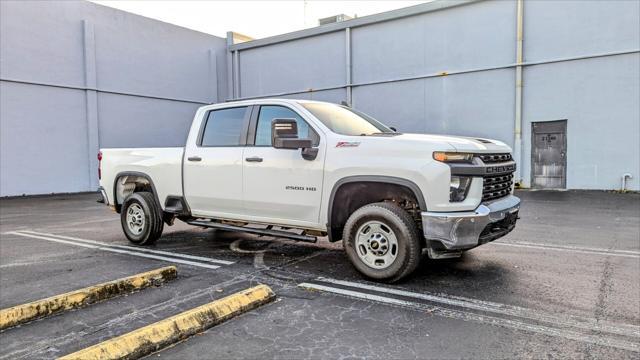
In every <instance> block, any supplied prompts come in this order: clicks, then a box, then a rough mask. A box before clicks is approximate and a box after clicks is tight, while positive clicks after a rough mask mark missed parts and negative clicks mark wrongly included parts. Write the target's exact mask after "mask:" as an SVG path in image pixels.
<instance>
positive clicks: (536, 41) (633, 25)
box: [524, 0, 640, 61]
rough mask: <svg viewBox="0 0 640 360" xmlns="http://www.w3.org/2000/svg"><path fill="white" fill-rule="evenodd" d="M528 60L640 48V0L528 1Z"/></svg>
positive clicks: (526, 35) (526, 57)
mask: <svg viewBox="0 0 640 360" xmlns="http://www.w3.org/2000/svg"><path fill="white" fill-rule="evenodd" d="M524 13H525V21H524V36H525V41H524V54H525V59H526V61H541V60H547V59H552V58H563V57H574V56H580V55H591V54H598V53H605V52H610V51H628V50H638V49H639V48H640V19H639V17H640V15H639V14H640V1H626V0H612V1H581V0H574V1H566V0H561V1H525V7H524Z"/></svg>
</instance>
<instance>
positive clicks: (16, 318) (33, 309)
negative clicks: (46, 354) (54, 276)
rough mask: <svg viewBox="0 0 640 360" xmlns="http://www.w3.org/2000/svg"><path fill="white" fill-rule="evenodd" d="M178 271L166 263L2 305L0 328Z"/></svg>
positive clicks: (147, 283) (150, 282)
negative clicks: (18, 303)
mask: <svg viewBox="0 0 640 360" xmlns="http://www.w3.org/2000/svg"><path fill="white" fill-rule="evenodd" d="M177 274H178V270H177V269H176V267H175V266H167V267H163V268H160V269H156V270H152V271H148V272H145V273H142V274H137V275H133V276H129V277H126V278H122V279H118V280H113V281H109V282H106V283H102V284H98V285H94V286H89V287H86V288H84V289H79V290H74V291H71V292H68V293H65V294H60V295H55V296H52V297H48V298H46V299H42V300H37V301H33V302H30V303H27V304H22V305H17V306H14V307H11V308H7V309H2V310H0V330H4V329H6V328H9V327H12V326H15V325H18V324H22V323H25V322H28V321H31V320H35V319H38V318H42V317H45V316H49V315H51V314H55V313H58V312H61V311H65V310H69V309H75V308H78V307H81V306H85V305H89V304H93V303H95V302H98V301H102V300H106V299H110V298H112V297H115V296H118V295H122V294H125V293H129V292H132V291H135V290H139V289H144V288H146V287H149V286H157V285H160V284H161V283H164V282H165V281H169V280H173V279H175V278H176V276H177Z"/></svg>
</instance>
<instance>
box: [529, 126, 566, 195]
mask: <svg viewBox="0 0 640 360" xmlns="http://www.w3.org/2000/svg"><path fill="white" fill-rule="evenodd" d="M531 143H532V144H533V149H531V166H532V171H531V186H532V187H533V188H537V189H564V188H566V186H567V120H560V121H544V122H534V123H532V124H531Z"/></svg>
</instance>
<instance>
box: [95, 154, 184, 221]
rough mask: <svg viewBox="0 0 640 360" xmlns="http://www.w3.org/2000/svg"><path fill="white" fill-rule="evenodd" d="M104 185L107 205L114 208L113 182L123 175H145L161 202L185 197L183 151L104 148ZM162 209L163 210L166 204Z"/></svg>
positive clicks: (162, 205)
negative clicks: (172, 197) (168, 197)
mask: <svg viewBox="0 0 640 360" xmlns="http://www.w3.org/2000/svg"><path fill="white" fill-rule="evenodd" d="M100 151H101V152H102V164H101V171H102V184H103V187H104V190H105V192H106V194H107V199H106V200H107V203H108V204H110V205H113V204H114V203H115V201H114V200H115V199H114V188H115V187H114V185H115V184H114V182H115V180H116V178H118V177H121V175H135V174H136V173H142V174H146V175H147V177H148V178H149V180H150V181H151V183H152V186H153V187H154V188H155V191H156V194H157V195H158V199H166V197H167V196H169V195H175V196H182V154H183V153H184V148H182V147H171V148H135V149H132V148H129V149H101V150H100ZM160 206H161V207H162V208H163V209H164V203H162V202H161V204H160Z"/></svg>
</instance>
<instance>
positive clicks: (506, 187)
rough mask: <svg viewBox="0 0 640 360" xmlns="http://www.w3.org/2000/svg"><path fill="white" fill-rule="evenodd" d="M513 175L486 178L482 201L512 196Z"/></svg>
mask: <svg viewBox="0 0 640 360" xmlns="http://www.w3.org/2000/svg"><path fill="white" fill-rule="evenodd" d="M511 185H513V174H512V173H511V174H504V175H498V176H485V177H484V187H483V189H482V201H489V200H494V199H498V198H501V197H505V196H507V195H509V194H511Z"/></svg>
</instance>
